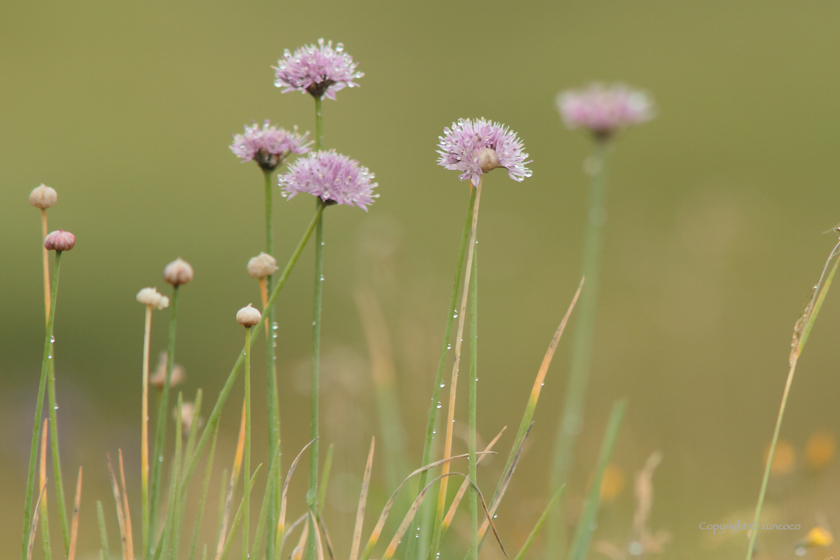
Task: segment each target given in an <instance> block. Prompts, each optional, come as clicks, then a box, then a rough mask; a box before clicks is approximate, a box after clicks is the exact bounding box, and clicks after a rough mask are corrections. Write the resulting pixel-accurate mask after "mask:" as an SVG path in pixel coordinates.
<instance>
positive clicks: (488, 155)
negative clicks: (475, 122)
mask: <svg viewBox="0 0 840 560" xmlns="http://www.w3.org/2000/svg"><path fill="white" fill-rule="evenodd" d="M478 166H479V167H481V171H483V172H484V173H487V172H488V171H491V170H493V169H496V168H497V167H498V166H499V156H498V155H496V150H494V149H493V148H481V150H480V151H479V152H478Z"/></svg>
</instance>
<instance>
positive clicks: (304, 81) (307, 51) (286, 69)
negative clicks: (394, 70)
mask: <svg viewBox="0 0 840 560" xmlns="http://www.w3.org/2000/svg"><path fill="white" fill-rule="evenodd" d="M356 66H358V63H357V62H353V57H352V56H350V55H349V54H347V53H345V52H344V45H342V44H341V43H338V44H337V45H336V46H335V48H333V46H332V41H330V42H328V43H326V44H324V40H323V39H318V44H317V45H305V46H303V47H300V48H297V49H295V52H294V54H292V53H290V52H289V50H288V49H286V51H285V52H284V53H283V58H281V59H280V60H279V61H278V62H277V66H275V67H274V75H275V77H276V78H277V79H276V80H275V81H274V85H275V86H277V87H282V88H285V89H283V93H286V92H289V91H301V92H308V93H310V94H311V95H312V96H313V97H316V98H321V97H326V98H327V99H335V92H337V91H339V90H342V89H344V88H345V87H356V86H358V85H359V84H357V83H356V82H354V81H353V80H357V79H358V78H361V77H362V76H364V74H363V73H361V72H356Z"/></svg>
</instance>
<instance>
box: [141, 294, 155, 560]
mask: <svg viewBox="0 0 840 560" xmlns="http://www.w3.org/2000/svg"><path fill="white" fill-rule="evenodd" d="M151 337H152V306H151V305H147V306H146V324H145V328H144V329H143V389H142V391H143V392H142V399H141V409H142V410H141V415H142V419H141V424H140V431H141V434H140V501H141V504H140V508H141V510H142V511H141V512H140V515H141V518H142V524H143V527H142V539H141V541H142V542H141V550H142V556H141V558H143V560H146V558H147V557H148V552H149V348H150V345H151Z"/></svg>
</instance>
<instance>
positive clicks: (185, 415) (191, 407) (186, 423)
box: [172, 403, 204, 437]
mask: <svg viewBox="0 0 840 560" xmlns="http://www.w3.org/2000/svg"><path fill="white" fill-rule="evenodd" d="M172 418H174V419H175V420H176V421H177V420H178V407H175V408H174V409H173V410H172ZM195 419H196V418H195V404H193V403H184V404H182V405H181V431H183V433H184V437H188V436H189V435H190V430H191V429H192V424H193V422H194V421H195ZM203 424H204V422H202V421H201V418H199V419H198V427H199V428H200V427H201V426H202V425H203Z"/></svg>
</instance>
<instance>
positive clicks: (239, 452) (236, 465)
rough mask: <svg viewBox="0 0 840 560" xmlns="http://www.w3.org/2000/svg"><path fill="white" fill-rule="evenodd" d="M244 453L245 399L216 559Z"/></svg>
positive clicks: (221, 545) (222, 549)
mask: <svg viewBox="0 0 840 560" xmlns="http://www.w3.org/2000/svg"><path fill="white" fill-rule="evenodd" d="M244 454H245V401H242V420H241V422H240V424H239V440H238V441H237V442H236V455H235V456H234V458H233V470H232V471H231V473H230V482H228V489H227V496H226V497H225V512H224V514H223V515H222V526H221V527H220V529H219V542H218V543H217V544H216V560H219V559H220V558H221V557H222V553H223V552H224V550H225V535H226V534H227V526H228V523H229V522H230V510H231V507H232V506H233V491H234V490H235V489H236V481H237V480H239V470H240V468H241V467H242V456H243V455H244ZM246 490H247V488H246Z"/></svg>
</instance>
